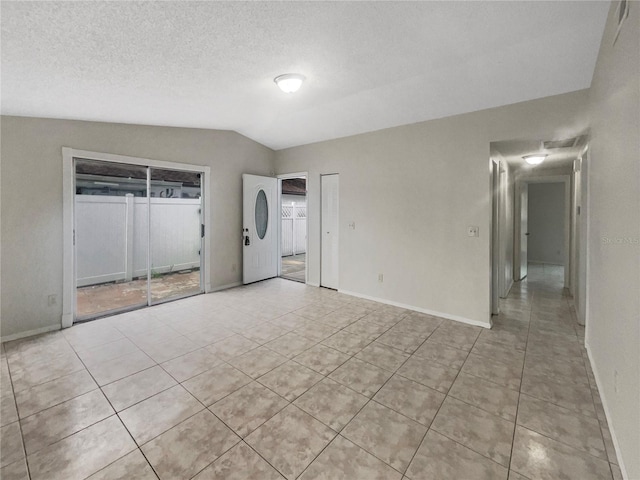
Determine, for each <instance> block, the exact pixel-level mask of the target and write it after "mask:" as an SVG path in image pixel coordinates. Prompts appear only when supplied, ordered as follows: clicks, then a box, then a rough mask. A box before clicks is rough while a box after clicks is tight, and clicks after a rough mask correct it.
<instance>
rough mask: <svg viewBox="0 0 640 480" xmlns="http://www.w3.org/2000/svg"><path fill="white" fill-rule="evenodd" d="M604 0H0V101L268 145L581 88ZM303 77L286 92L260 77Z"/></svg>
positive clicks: (14, 110)
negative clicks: (214, 132)
mask: <svg viewBox="0 0 640 480" xmlns="http://www.w3.org/2000/svg"><path fill="white" fill-rule="evenodd" d="M608 8H609V2H597V1H595V2H586V1H578V2H566V1H561V2H558V1H551V2H543V1H532V2H529V1H510V2H497V1H477V2H400V1H398V2H190V1H184V2H183V1H180V2H134V1H131V2H55V1H52V2H2V37H1V41H2V53H1V55H2V65H1V66H2V113H3V114H7V115H23V116H41V117H54V118H67V119H82V120H95V121H107V122H122V123H137V124H149V125H167V126H179V127H197V128H213V129H223V130H235V131H237V132H239V133H241V134H243V135H246V136H248V137H250V138H252V139H254V140H256V141H258V142H260V143H262V144H264V145H267V146H269V147H271V148H273V149H282V148H286V147H289V146H294V145H301V144H306V143H311V142H317V141H321V140H326V139H331V138H337V137H343V136H348V135H353V134H357V133H362V132H368V131H372V130H377V129H382V128H387V127H391V126H397V125H403V124H409V123H414V122H418V121H423V120H429V119H434V118H440V117H445V116H449V115H454V114H459V113H465V112H470V111H475V110H480V109H484V108H490V107H495V106H500V105H505V104H510V103H515V102H520V101H525V100H530V99H534V98H540V97H545V96H549V95H556V94H560V93H565V92H570V91H574V90H579V89H583V88H588V87H589V85H590V83H591V77H592V75H593V70H594V66H595V61H596V56H597V53H598V49H599V45H600V40H601V37H602V33H603V29H604V23H605V20H606V15H607V12H608ZM287 72H297V73H302V74H304V75H305V76H306V77H307V80H306V82H305V83H304V85H303V87H302V89H301V90H300V91H299V92H298V93H296V94H285V93H282V92H281V91H280V90H278V89H277V88H276V86H275V85H274V83H273V78H274V77H275V76H277V75H279V74H281V73H287Z"/></svg>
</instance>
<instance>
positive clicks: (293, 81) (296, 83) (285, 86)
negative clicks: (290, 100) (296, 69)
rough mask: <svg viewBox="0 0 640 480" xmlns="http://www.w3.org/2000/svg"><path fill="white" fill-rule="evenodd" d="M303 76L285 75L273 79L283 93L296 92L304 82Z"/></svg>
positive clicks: (296, 74)
mask: <svg viewBox="0 0 640 480" xmlns="http://www.w3.org/2000/svg"><path fill="white" fill-rule="evenodd" d="M304 80H305V76H304V75H300V74H299V73H285V74H284V75H278V76H277V77H276V78H274V79H273V81H274V82H276V85H278V87H280V90H282V91H283V92H284V93H294V92H297V91H298V90H299V89H300V87H301V86H302V82H304Z"/></svg>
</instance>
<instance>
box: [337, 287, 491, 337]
mask: <svg viewBox="0 0 640 480" xmlns="http://www.w3.org/2000/svg"><path fill="white" fill-rule="evenodd" d="M338 292H339V293H344V294H345V295H350V296H352V297H358V298H364V299H365V300H372V301H374V302H378V303H384V304H386V305H392V306H394V307H400V308H406V309H407V310H412V311H414V312H420V313H426V314H427V315H433V316H434V317H441V318H446V319H448V320H454V321H456V322H461V323H466V324H468V325H474V326H476V327H484V328H491V323H489V322H478V321H477V320H471V319H470V318H465V317H460V316H458V315H451V314H449V313H442V312H436V311H434V310H428V309H426V308H420V307H416V306H413V305H407V304H406V303H400V302H394V301H392V300H387V299H386V298H379V297H373V296H371V295H364V294H362V293H356V292H350V291H348V290H340V289H338Z"/></svg>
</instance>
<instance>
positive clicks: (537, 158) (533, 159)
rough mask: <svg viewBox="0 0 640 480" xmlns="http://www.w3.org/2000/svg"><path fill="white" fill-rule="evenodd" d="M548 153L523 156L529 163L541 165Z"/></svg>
mask: <svg viewBox="0 0 640 480" xmlns="http://www.w3.org/2000/svg"><path fill="white" fill-rule="evenodd" d="M547 156H548V155H547V154H546V153H534V154H533V155H525V156H524V157H522V158H523V159H524V161H525V162H527V163H528V164H529V165H540V164H541V163H542V162H544V159H545V158H547Z"/></svg>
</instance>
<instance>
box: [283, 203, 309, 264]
mask: <svg viewBox="0 0 640 480" xmlns="http://www.w3.org/2000/svg"><path fill="white" fill-rule="evenodd" d="M306 247H307V207H306V205H296V204H295V203H292V204H291V205H282V256H283V257H287V256H289V255H297V254H299V253H306Z"/></svg>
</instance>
